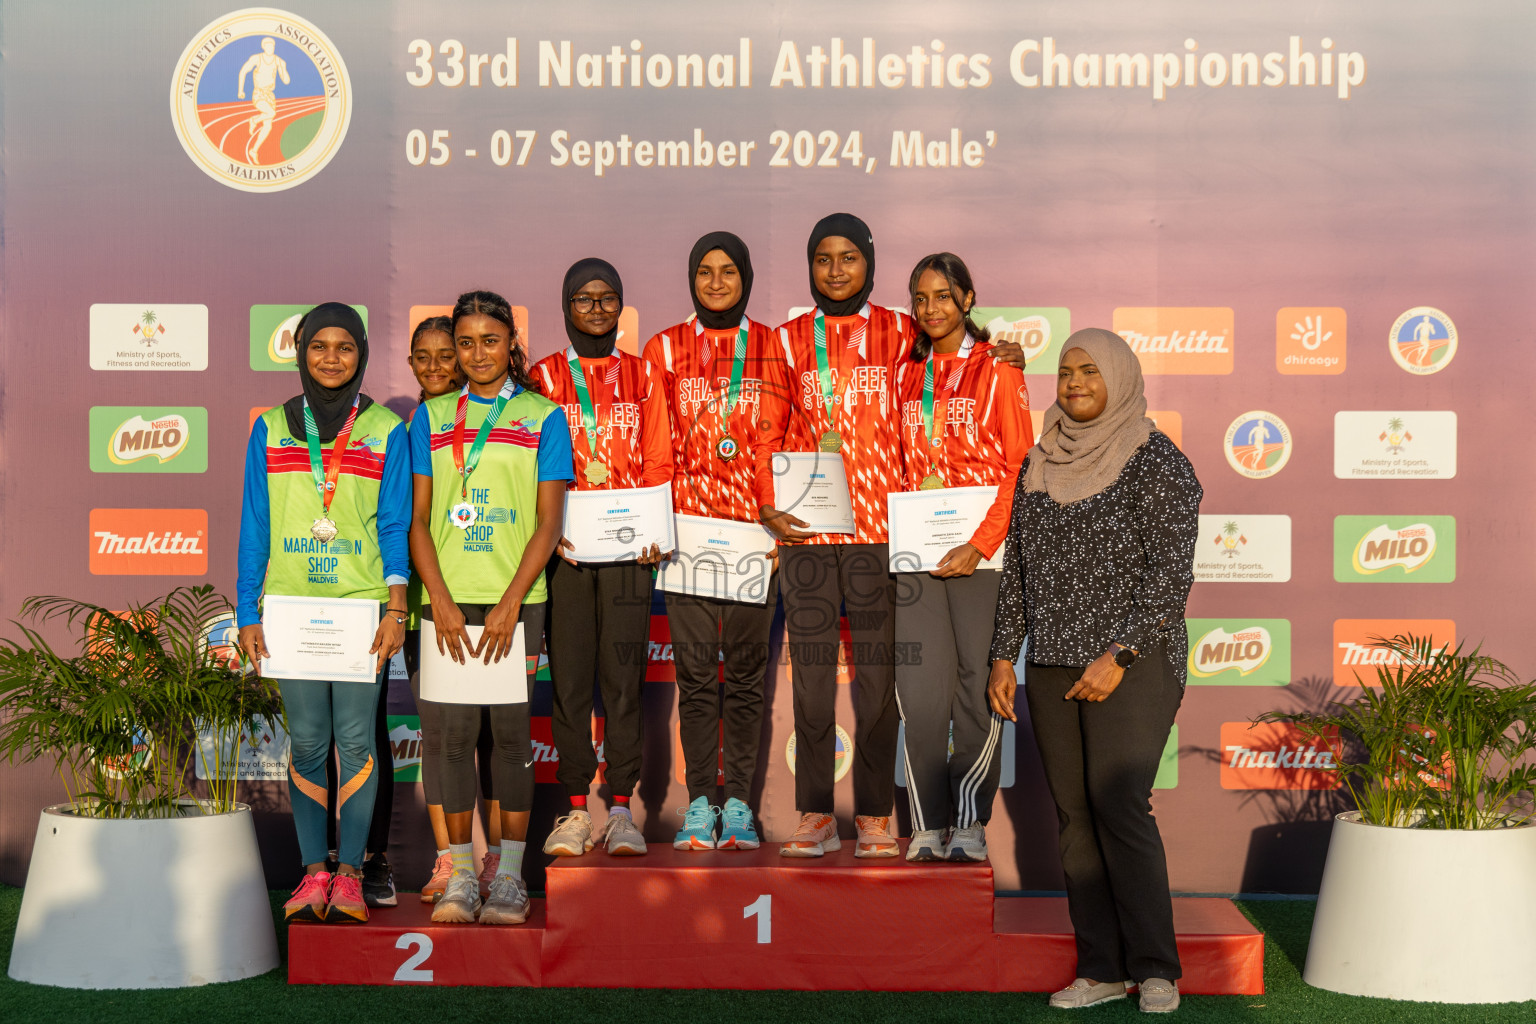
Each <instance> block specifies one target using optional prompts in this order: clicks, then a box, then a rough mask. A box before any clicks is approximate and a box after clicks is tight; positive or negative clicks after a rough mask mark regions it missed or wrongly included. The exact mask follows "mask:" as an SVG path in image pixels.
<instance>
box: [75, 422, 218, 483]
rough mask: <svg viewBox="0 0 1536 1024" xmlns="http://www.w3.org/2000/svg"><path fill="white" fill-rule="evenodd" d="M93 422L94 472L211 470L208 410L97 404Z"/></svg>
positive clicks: (197, 471)
mask: <svg viewBox="0 0 1536 1024" xmlns="http://www.w3.org/2000/svg"><path fill="white" fill-rule="evenodd" d="M90 423H91V429H90V436H91V458H90V464H91V472H93V473H205V472H207V471H208V410H207V409H203V408H201V407H197V406H181V407H175V408H170V407H165V406H149V407H138V406H126V405H97V406H92V407H91V418H90Z"/></svg>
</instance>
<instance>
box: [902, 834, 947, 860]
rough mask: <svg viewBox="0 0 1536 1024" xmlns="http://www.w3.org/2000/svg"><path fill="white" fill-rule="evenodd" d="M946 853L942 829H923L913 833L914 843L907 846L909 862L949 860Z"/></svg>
mask: <svg viewBox="0 0 1536 1024" xmlns="http://www.w3.org/2000/svg"><path fill="white" fill-rule="evenodd" d="M948 859H949V857H948V855H947V854H946V853H945V851H944V830H943V829H941V828H921V829H918V830H917V831H915V832H913V833H912V841H911V842H909V843H908V844H907V860H912V861H930V860H948Z"/></svg>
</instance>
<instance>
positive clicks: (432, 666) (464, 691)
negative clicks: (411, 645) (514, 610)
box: [421, 616, 528, 704]
mask: <svg viewBox="0 0 1536 1024" xmlns="http://www.w3.org/2000/svg"><path fill="white" fill-rule="evenodd" d="M464 632H466V633H468V634H469V639H470V641H471V642H472V643H474V644H475V645H476V646H477V647H478V646H479V644H480V634H482V633H484V632H485V627H484V626H465V627H464ZM443 647H444V649H445V652H446V649H447V644H444V645H443ZM526 651H527V647H526V646H524V640H523V624H522V623H521V622H519V623H518V624H517V629H515V630H513V631H512V650H511V651H509V652H508V653H506V654H504V655H502V658H501V660H500V661H493V662H491V663H490V664H489V665H487V664H485V662H483V661H481V660H480V658H476V657H472V656H471V655H470V653H469V651H467V650H466V651H465V652H464V658H465V663H464V664H463V665H460V664H459V663H458V662H456V661H454V660H453V656H452V655H451V654H447V653H443V654H439V653H438V652H437V628H436V627H435V626H434V625H433V624H432V620H431V619H428V618H426V617H425V616H423V617H422V620H421V699H422V700H430V701H432V702H433V703H434V704H523V703H526V702H527V700H528V658H527V655H526V653H525V652H526ZM484 656H485V652H484V651H481V652H480V657H481V658H483V657H484Z"/></svg>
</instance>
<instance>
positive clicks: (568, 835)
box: [544, 809, 592, 857]
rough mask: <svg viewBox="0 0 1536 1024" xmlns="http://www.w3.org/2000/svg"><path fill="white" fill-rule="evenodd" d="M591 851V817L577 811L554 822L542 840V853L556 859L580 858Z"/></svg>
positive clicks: (584, 812)
mask: <svg viewBox="0 0 1536 1024" xmlns="http://www.w3.org/2000/svg"><path fill="white" fill-rule="evenodd" d="M591 849H592V815H590V814H588V813H587V812H586V811H583V810H580V809H577V810H573V811H572V812H571V813H570V814H567V815H566V816H565V817H563V818H561V819H560V820H559V821H557V822H555V830H554V831H553V832H551V833H550V834H549V838H548V839H546V840H544V852H545V853H548V854H553V855H554V856H556V857H580V856H581V855H582V854H584V853H586V852H588V851H589V850H591Z"/></svg>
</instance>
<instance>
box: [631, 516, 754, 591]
mask: <svg viewBox="0 0 1536 1024" xmlns="http://www.w3.org/2000/svg"><path fill="white" fill-rule="evenodd" d="M773 547H774V540H773V537H772V536H771V535H770V534H769V533H768V531H767V530H765V529H763V527H762V526H760V525H758V524H757V523H742V522H736V521H735V520H731V519H711V518H709V517H708V516H690V515H683V514H681V513H679V515H678V516H677V551H676V553H675V554H673V556H672V558H671V559H669V560H668V561H665V562H663V563H662V564H661V573H660V575H659V576H658V577H657V584H658V585H659V586H660V587H661V589H662V590H668V591H671V592H672V593H674V594H693V595H695V596H697V597H712V598H715V599H716V600H719V601H741V602H743V603H746V604H765V603H767V601H768V583H769V581H770V580H771V579H772V576H773V565H772V563H771V562H770V561H769V556H770V555H771V554H772V552H773Z"/></svg>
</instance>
